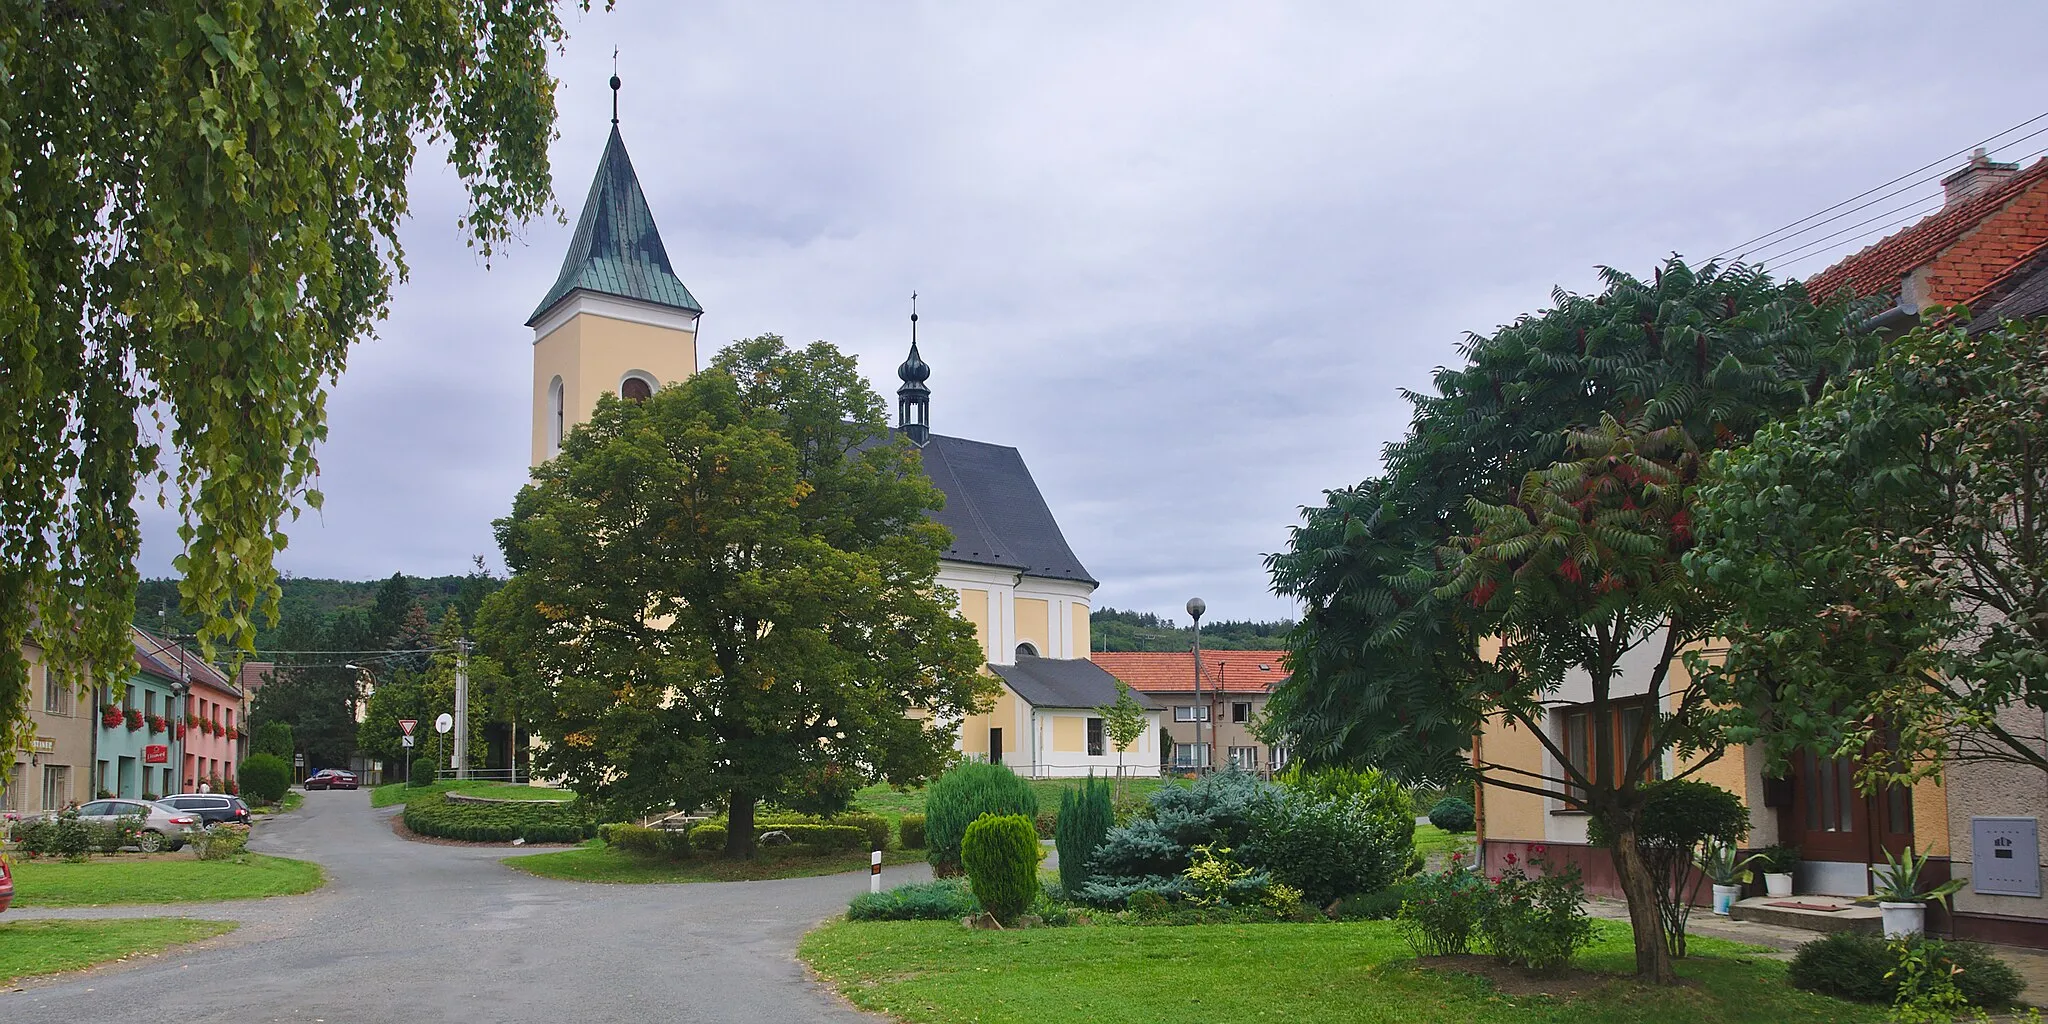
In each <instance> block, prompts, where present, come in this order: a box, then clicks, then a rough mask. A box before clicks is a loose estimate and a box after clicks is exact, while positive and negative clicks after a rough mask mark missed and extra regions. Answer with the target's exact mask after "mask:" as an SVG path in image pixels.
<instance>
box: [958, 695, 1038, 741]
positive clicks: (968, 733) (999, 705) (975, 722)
mask: <svg viewBox="0 0 2048 1024" xmlns="http://www.w3.org/2000/svg"><path fill="white" fill-rule="evenodd" d="M1017 709H1018V700H1017V695H1016V694H1015V693H1013V692H1011V691H1010V688H1009V687H1008V686H1004V687H1003V691H1002V693H1000V694H998V695H997V696H996V705H995V707H994V709H992V710H991V711H989V713H988V714H985V715H969V716H967V720H966V721H964V722H961V723H960V750H961V752H962V753H967V754H983V755H986V754H987V753H988V731H989V730H990V729H1001V730H1002V731H1003V753H1004V755H1005V756H1008V755H1012V754H1015V753H1017V751H1018V750H1019V749H1021V748H1022V747H1023V745H1024V743H1025V742H1026V741H1027V740H1028V739H1029V737H1027V736H1024V735H1021V734H1020V733H1019V731H1018V730H1019V726H1018V725H1017Z"/></svg>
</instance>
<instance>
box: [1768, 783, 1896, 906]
mask: <svg viewBox="0 0 2048 1024" xmlns="http://www.w3.org/2000/svg"><path fill="white" fill-rule="evenodd" d="M1794 766H1795V767H1794V773H1793V784H1792V806H1791V807H1790V808H1789V810H1790V812H1791V814H1790V817H1791V821H1790V822H1788V823H1787V826H1788V827H1786V828H1785V829H1783V832H1784V834H1786V835H1788V836H1796V837H1798V842H1799V853H1800V859H1801V860H1802V861H1803V862H1804V863H1805V865H1807V867H1806V869H1805V870H1804V872H1803V873H1804V874H1805V875H1806V876H1807V877H1805V878H1802V880H1801V882H1800V884H1801V885H1802V886H1809V885H1810V886H1813V887H1814V889H1815V891H1820V892H1843V893H1847V894H1850V895H1861V894H1863V893H1867V892H1869V891H1870V890H1869V887H1868V885H1869V881H1868V879H1869V875H1868V869H1869V867H1870V866H1872V865H1878V866H1881V865H1883V864H1884V862H1885V855H1886V854H1887V853H1891V854H1898V853H1901V852H1903V851H1905V850H1906V848H1907V847H1909V846H1911V845H1912V844H1913V794H1912V791H1911V790H1909V789H1907V788H1906V787H1904V786H1892V787H1889V788H1887V789H1885V790H1884V791H1883V792H1880V793H1877V794H1874V795H1873V794H1866V793H1863V792H1860V791H1858V789H1857V787H1856V762H1855V761H1853V760H1851V759H1849V758H1833V759H1825V760H1824V759H1821V758H1818V757H1816V756H1814V755H1813V754H1812V753H1811V752H1808V753H1803V754H1801V755H1799V757H1798V758H1796V759H1795V761H1794ZM1852 865H1853V866H1854V868H1853V869H1852V868H1851V866H1852Z"/></svg>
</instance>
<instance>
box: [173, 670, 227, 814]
mask: <svg viewBox="0 0 2048 1024" xmlns="http://www.w3.org/2000/svg"><path fill="white" fill-rule="evenodd" d="M177 653H178V655H180V656H182V657H184V659H185V668H186V671H187V672H188V673H189V674H188V675H187V676H186V678H188V679H190V680H191V683H192V689H191V692H190V693H188V694H187V695H186V698H185V720H184V723H183V725H182V731H183V732H184V733H185V737H184V740H185V741H184V744H183V747H184V751H185V764H184V769H185V771H184V776H183V778H184V780H185V789H186V791H187V792H197V791H198V789H199V786H200V784H202V783H204V784H205V785H206V787H207V789H208V790H209V791H212V792H216V793H219V792H229V793H232V792H234V791H235V790H236V788H237V785H236V782H235V776H236V771H237V769H239V767H240V766H241V763H242V749H243V746H244V744H243V742H242V741H243V739H244V738H245V736H244V733H243V718H244V714H243V712H244V704H243V700H242V691H241V690H240V689H239V688H237V687H236V686H235V684H234V683H232V682H230V681H229V680H228V677H227V676H224V675H222V674H221V673H220V671H219V670H218V669H216V668H214V667H213V666H212V665H209V664H207V663H206V662H205V661H204V660H202V659H201V658H200V657H199V656H198V655H197V654H193V653H191V652H189V651H185V650H182V649H181V650H179V651H178V652H177ZM166 656H167V657H168V656H169V655H166Z"/></svg>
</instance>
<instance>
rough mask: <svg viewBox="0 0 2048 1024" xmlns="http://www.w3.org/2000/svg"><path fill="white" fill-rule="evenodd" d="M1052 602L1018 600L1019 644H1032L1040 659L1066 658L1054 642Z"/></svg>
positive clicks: (1027, 599)
mask: <svg viewBox="0 0 2048 1024" xmlns="http://www.w3.org/2000/svg"><path fill="white" fill-rule="evenodd" d="M1050 609H1051V602H1049V601H1047V600H1045V599H1044V598H1039V597H1019V598H1017V643H1019V644H1026V643H1028V644H1030V645H1031V646H1033V647H1035V648H1037V649H1038V653H1039V656H1040V657H1045V658H1061V657H1066V656H1067V655H1065V654H1064V653H1062V652H1061V651H1060V647H1059V645H1058V644H1055V643H1053V642H1052V626H1051V611H1050Z"/></svg>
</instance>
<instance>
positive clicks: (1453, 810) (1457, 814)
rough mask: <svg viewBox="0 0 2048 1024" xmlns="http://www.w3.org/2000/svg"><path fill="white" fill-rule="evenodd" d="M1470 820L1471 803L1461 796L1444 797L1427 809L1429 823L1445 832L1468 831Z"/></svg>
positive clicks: (1470, 829)
mask: <svg viewBox="0 0 2048 1024" xmlns="http://www.w3.org/2000/svg"><path fill="white" fill-rule="evenodd" d="M1472 821H1473V813H1472V805H1471V804H1469V803H1466V802H1465V799H1464V798H1463V797H1457V796H1447V797H1444V798H1443V799H1442V800H1438V801H1437V802H1436V806H1435V807H1432V808H1430V809H1429V823H1430V824H1432V825H1435V826H1436V827H1438V828H1440V829H1443V830H1444V831H1446V832H1452V833H1457V832H1470V831H1472Z"/></svg>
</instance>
